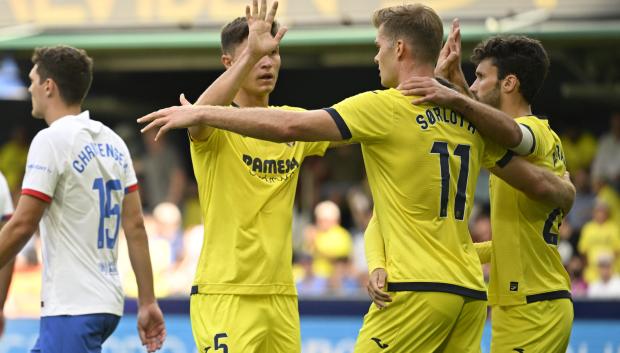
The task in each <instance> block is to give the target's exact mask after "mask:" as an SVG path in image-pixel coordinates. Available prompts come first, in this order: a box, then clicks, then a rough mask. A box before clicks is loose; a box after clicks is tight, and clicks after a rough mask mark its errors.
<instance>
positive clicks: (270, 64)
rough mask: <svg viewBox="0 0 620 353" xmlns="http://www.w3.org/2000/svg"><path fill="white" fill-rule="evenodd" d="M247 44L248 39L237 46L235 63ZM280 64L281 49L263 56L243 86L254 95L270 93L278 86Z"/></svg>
mask: <svg viewBox="0 0 620 353" xmlns="http://www.w3.org/2000/svg"><path fill="white" fill-rule="evenodd" d="M247 46H248V41H247V40H244V41H243V42H242V43H241V44H239V45H238V46H237V47H236V48H235V53H234V56H233V63H234V61H235V58H238V57H239V55H241V53H242V52H243V51H244V50H245V48H246V47H247ZM280 64H281V61H280V51H279V49H276V50H274V51H273V53H271V54H270V55H265V56H263V57H262V58H261V59H260V60H259V61H258V62H257V63H256V65H254V67H253V68H252V71H250V73H249V74H248V76H247V77H246V79H245V81H244V82H243V84H242V85H241V87H242V88H243V89H244V90H245V91H246V92H248V93H250V94H252V95H265V94H270V93H271V92H272V91H273V90H274V88H275V87H276V82H277V81H278V73H279V72H280Z"/></svg>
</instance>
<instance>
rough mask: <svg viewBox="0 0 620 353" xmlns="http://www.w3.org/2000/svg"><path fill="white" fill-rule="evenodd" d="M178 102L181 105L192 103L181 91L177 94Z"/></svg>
mask: <svg viewBox="0 0 620 353" xmlns="http://www.w3.org/2000/svg"><path fill="white" fill-rule="evenodd" d="M179 102H181V105H192V103H190V101H188V100H187V98H185V93H181V95H180V96H179Z"/></svg>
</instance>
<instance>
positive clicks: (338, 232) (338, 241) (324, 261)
mask: <svg viewBox="0 0 620 353" xmlns="http://www.w3.org/2000/svg"><path fill="white" fill-rule="evenodd" d="M314 216H315V218H316V225H315V226H313V227H310V228H309V229H308V230H307V231H306V242H307V244H308V249H309V252H310V254H311V255H312V256H313V257H314V265H313V272H314V273H315V274H316V275H317V276H319V277H324V278H328V277H330V276H331V274H332V262H333V261H335V260H336V259H338V258H342V257H349V256H350V255H351V251H352V246H353V244H352V240H351V235H350V234H349V232H348V231H347V230H346V229H344V228H342V227H341V226H340V209H339V208H338V206H337V205H336V204H335V203H334V202H332V201H323V202H320V203H319V204H318V205H317V206H316V207H315V209H314Z"/></svg>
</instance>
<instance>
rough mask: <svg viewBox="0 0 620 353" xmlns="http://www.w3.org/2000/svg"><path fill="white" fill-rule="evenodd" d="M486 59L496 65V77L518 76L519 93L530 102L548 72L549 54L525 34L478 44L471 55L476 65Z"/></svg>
mask: <svg viewBox="0 0 620 353" xmlns="http://www.w3.org/2000/svg"><path fill="white" fill-rule="evenodd" d="M487 58H488V59H491V60H492V61H493V65H495V66H497V78H498V79H500V80H503V79H504V78H505V77H506V76H507V75H510V74H512V75H515V76H517V78H518V79H519V83H520V92H521V95H523V98H525V100H526V101H527V102H528V103H530V104H531V103H532V101H533V100H534V98H535V97H536V94H538V91H540V88H541V87H542V85H543V82H544V81H545V78H546V77H547V72H548V71H549V57H548V56H547V52H546V51H545V48H543V46H542V44H541V43H540V41H538V40H536V39H532V38H528V37H525V36H508V37H501V36H495V37H491V38H489V39H488V40H486V41H484V42H482V43H480V44H478V45H477V46H476V48H474V52H473V54H472V56H471V60H472V62H473V63H474V64H476V65H478V64H479V63H480V62H481V61H482V60H484V59H487Z"/></svg>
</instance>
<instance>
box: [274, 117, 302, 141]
mask: <svg viewBox="0 0 620 353" xmlns="http://www.w3.org/2000/svg"><path fill="white" fill-rule="evenodd" d="M298 120H299V119H286V120H285V121H284V123H283V124H281V125H280V126H278V127H276V131H277V132H276V134H275V137H276V138H277V140H276V141H275V142H291V141H301V140H303V138H302V137H303V127H302V126H301V125H300V124H298V123H297V122H298Z"/></svg>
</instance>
